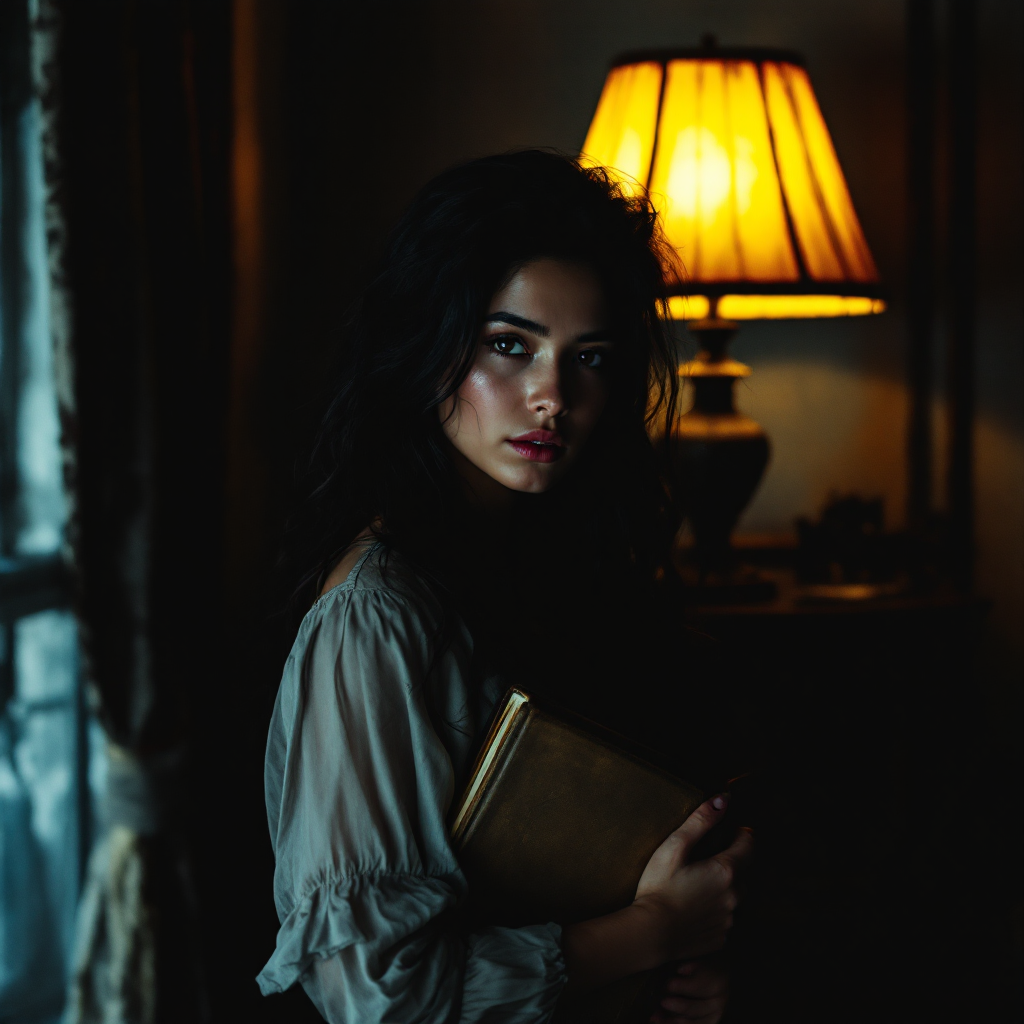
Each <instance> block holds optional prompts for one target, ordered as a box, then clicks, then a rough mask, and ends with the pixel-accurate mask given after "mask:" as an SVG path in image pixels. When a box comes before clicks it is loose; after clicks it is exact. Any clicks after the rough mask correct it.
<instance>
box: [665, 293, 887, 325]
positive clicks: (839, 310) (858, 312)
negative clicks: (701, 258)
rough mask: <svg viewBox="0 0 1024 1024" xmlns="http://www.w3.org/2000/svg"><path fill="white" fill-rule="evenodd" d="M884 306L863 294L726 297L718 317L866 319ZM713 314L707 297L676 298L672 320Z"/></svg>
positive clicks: (671, 301) (672, 300)
mask: <svg viewBox="0 0 1024 1024" xmlns="http://www.w3.org/2000/svg"><path fill="white" fill-rule="evenodd" d="M884 310H885V303H884V302H883V301H882V300H881V299H869V298H865V297H864V296H861V295H723V296H722V297H721V298H720V299H719V300H718V306H717V309H716V314H717V315H718V316H719V317H721V318H722V319H723V320H800V319H806V318H808V317H827V316H866V315H867V314H869V313H882V312H884ZM710 312H711V301H710V300H709V299H708V297H707V296H706V295H673V296H672V297H671V298H670V299H669V300H668V315H669V318H670V319H672V320H703V319H705V318H706V317H707V316H708V315H709V314H710Z"/></svg>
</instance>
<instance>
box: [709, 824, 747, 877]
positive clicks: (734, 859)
mask: <svg viewBox="0 0 1024 1024" xmlns="http://www.w3.org/2000/svg"><path fill="white" fill-rule="evenodd" d="M753 852H754V833H753V830H752V829H749V828H740V829H739V831H738V832H737V833H736V838H735V839H734V840H733V841H732V845H731V846H729V847H727V848H726V849H724V850H723V851H722V852H721V853H719V854H717V855H716V856H715V858H714V859H715V860H718V861H722V862H724V863H727V864H729V866H730V867H732V868H733V869H736V868H738V867H741V866H742V865H744V864H745V863H746V862H747V861H748V860H750V857H751V854H752V853H753Z"/></svg>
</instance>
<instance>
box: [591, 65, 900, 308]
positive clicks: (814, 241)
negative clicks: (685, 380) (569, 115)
mask: <svg viewBox="0 0 1024 1024" xmlns="http://www.w3.org/2000/svg"><path fill="white" fill-rule="evenodd" d="M581 161H582V162H583V163H585V164H591V165H598V166H603V167H606V168H607V169H608V170H609V172H610V173H611V174H612V176H613V177H615V178H616V179H617V180H619V181H620V182H621V183H622V186H623V187H624V188H625V189H626V190H627V191H633V192H636V191H640V190H643V189H646V190H647V191H648V193H649V194H650V196H651V199H652V201H653V202H654V205H655V207H656V208H657V209H658V212H659V214H660V215H661V217H662V221H663V226H664V229H665V233H666V235H667V237H668V240H669V242H670V243H671V244H672V245H673V246H675V247H676V249H677V251H678V252H679V256H680V259H681V262H682V266H683V268H684V273H683V274H682V277H679V276H678V275H676V274H674V273H673V272H672V271H669V273H670V274H671V275H672V276H671V279H670V280H669V281H668V284H669V290H670V294H671V296H672V297H671V299H670V300H669V313H670V315H671V316H673V317H675V318H677V319H685V320H694V319H702V318H705V317H708V316H712V317H714V316H718V317H722V318H725V319H730V320H747V319H759V318H775V317H819V316H849V315H857V314H864V313H877V312H881V311H882V310H883V309H884V308H885V304H884V302H883V301H882V298H881V294H880V290H879V280H878V271H877V270H876V268H875V264H874V261H873V260H872V258H871V252H870V251H869V249H868V245H867V242H866V240H865V238H864V232H863V231H862V230H861V226H860V223H859V221H858V220H857V214H856V213H855V212H854V208H853V202H852V201H851V199H850V192H849V189H848V188H847V185H846V179H845V178H844V177H843V171H842V168H841V167H840V165H839V160H838V158H837V156H836V152H835V148H834V147H833V145H832V139H831V137H830V135H829V132H828V128H827V127H826V126H825V121H824V118H823V117H822V115H821V110H820V109H819V107H818V102H817V99H816V98H815V95H814V90H813V88H812V87H811V81H810V78H809V77H808V75H807V72H806V70H805V69H804V67H803V63H802V61H801V59H800V58H799V57H798V56H797V55H795V54H792V53H788V52H783V51H775V50H724V49H717V48H713V47H705V48H702V49H700V50H681V51H672V52H660V51H659V52H652V53H641V54H633V55H627V56H625V57H622V58H620V59H619V60H618V61H617V62H616V63H615V65H614V66H613V67H612V69H611V71H610V72H609V74H608V77H607V79H606V81H605V84H604V90H603V91H602V93H601V99H600V101H599V102H598V106H597V111H596V113H595V114H594V119H593V121H592V122H591V125H590V130H589V132H588V133H587V138H586V141H585V142H584V144H583V151H582V154H581Z"/></svg>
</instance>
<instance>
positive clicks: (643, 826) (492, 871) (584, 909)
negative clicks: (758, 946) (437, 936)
mask: <svg viewBox="0 0 1024 1024" xmlns="http://www.w3.org/2000/svg"><path fill="white" fill-rule="evenodd" d="M702 799H703V796H702V794H701V792H700V790H698V789H697V788H696V787H695V786H693V785H690V784H689V783H687V782H684V781H682V780H680V779H677V778H675V777H674V776H672V775H670V774H668V773H667V772H665V771H663V770H662V769H660V768H658V767H656V766H655V765H653V764H651V763H649V762H648V761H646V760H644V759H643V758H642V757H639V756H637V755H636V754H635V753H632V752H630V751H628V750H627V749H625V747H624V746H623V745H622V743H620V742H619V741H618V740H617V738H616V737H614V736H613V734H610V733H608V732H607V731H606V730H603V729H601V728H600V727H598V726H595V725H593V724H592V723H589V722H586V721H585V720H583V719H579V718H577V717H575V716H573V715H570V714H568V713H566V712H562V711H559V710H557V709H554V708H551V707H546V706H544V705H543V704H542V703H541V702H538V701H537V700H535V699H533V698H531V697H530V696H528V695H527V694H525V693H523V692H522V691H520V690H510V691H509V692H508V693H507V694H506V695H505V698H504V700H503V701H502V703H501V704H500V706H499V708H498V710H497V712H496V714H495V717H494V719H493V722H492V725H491V729H490V731H489V734H488V736H487V738H486V740H485V742H484V745H483V747H482V748H481V751H480V754H479V756H478V757H477V761H476V764H475V766H474V769H473V772H472V774H471V776H470V781H469V783H468V785H467V787H466V791H465V793H464V794H463V797H462V799H461V801H460V802H459V804H458V805H457V806H456V809H455V815H454V820H453V825H452V838H453V843H454V847H455V851H456V854H457V856H458V858H459V862H460V864H461V865H462V867H463V870H464V871H465V873H466V877H467V879H468V881H469V891H470V897H471V900H472V911H473V913H474V915H475V916H476V917H477V918H478V919H480V920H483V921H487V922H488V923H491V924H504V925H511V926H518V925H524V924H535V923H538V922H544V921H555V922H557V923H558V924H562V925H565V924H571V923H573V922H576V921H583V920H586V919H588V918H591V917H598V916H600V915H602V914H608V913H611V912H612V911H615V910H619V909H620V908H622V907H625V906H628V905H629V904H630V903H632V901H633V897H634V896H635V894H636V887H637V883H638V882H639V881H640V876H641V874H642V873H643V869H644V868H645V867H646V865H647V862H648V860H650V857H651V854H653V853H654V851H655V850H656V849H657V848H658V846H659V845H660V844H661V843H662V842H663V841H664V839H665V838H666V837H667V836H668V835H669V834H670V833H671V832H672V831H673V830H674V829H676V828H678V827H679V825H680V824H681V823H682V822H683V821H684V820H685V819H686V818H687V817H688V815H689V814H690V812H691V811H693V810H694V809H695V808H696V807H697V806H698V805H699V804H700V803H701V801H702ZM663 974H664V972H660V973H658V975H657V976H654V972H648V974H647V975H646V976H643V977H641V976H636V977H633V978H629V979H625V980H624V981H622V982H619V983H616V984H615V985H612V986H609V987H608V988H606V989H602V990H600V991H599V992H597V993H593V994H592V995H591V996H590V997H588V998H586V999H581V1000H580V1001H579V1002H577V1003H576V1004H575V1005H573V1004H570V1003H566V1004H565V1005H564V1006H563V1005H562V1003H560V1004H559V1012H558V1014H557V1015H556V1018H555V1019H556V1021H559V1022H562V1021H565V1022H569V1021H579V1022H580V1024H632V1022H633V1021H634V1020H637V1021H638V1020H647V1019H649V1017H650V1014H651V1011H652V1010H653V1008H654V1005H655V1001H656V998H657V994H658V992H659V991H660V990H661V986H662V982H663ZM563 1002H565V1001H564V1000H563Z"/></svg>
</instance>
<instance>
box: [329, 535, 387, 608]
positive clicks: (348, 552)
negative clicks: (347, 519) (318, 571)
mask: <svg viewBox="0 0 1024 1024" xmlns="http://www.w3.org/2000/svg"><path fill="white" fill-rule="evenodd" d="M376 539H377V538H376V536H375V535H374V533H373V531H372V530H371V529H370V527H368V526H367V527H366V528H365V529H364V530H362V531H361V532H360V533H359V534H357V535H356V538H355V540H353V541H352V543H351V544H349V546H348V547H347V548H346V549H345V553H344V554H343V555H342V556H341V559H340V560H339V561H338V563H337V564H336V565H335V566H334V568H333V569H332V570H331V572H330V574H329V575H328V577H327V579H326V580H325V581H324V585H323V586H322V587H321V588H320V594H318V595H317V596H318V597H319V596H322V595H323V594H326V593H327V591H328V590H332V589H333V588H334V587H337V586H340V585H341V584H342V583H344V582H345V580H347V579H348V576H349V573H350V572H352V570H353V569H354V568H355V567H356V562H358V561H359V559H360V558H362V557H363V555H364V554H365V553H366V549H367V548H369V547H372V546H373V544H374V542H375V541H376Z"/></svg>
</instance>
